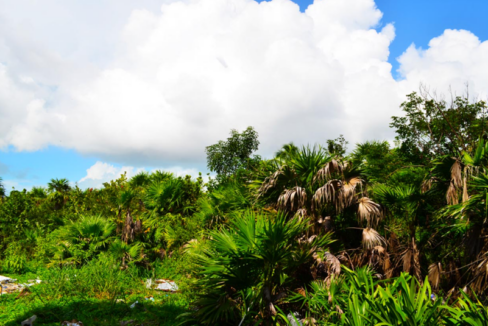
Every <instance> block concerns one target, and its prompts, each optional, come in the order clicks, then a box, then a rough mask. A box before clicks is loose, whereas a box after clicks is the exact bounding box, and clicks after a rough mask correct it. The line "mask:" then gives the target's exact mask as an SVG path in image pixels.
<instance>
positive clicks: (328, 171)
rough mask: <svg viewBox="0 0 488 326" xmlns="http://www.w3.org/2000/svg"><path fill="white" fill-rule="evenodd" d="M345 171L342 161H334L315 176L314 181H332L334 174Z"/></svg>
mask: <svg viewBox="0 0 488 326" xmlns="http://www.w3.org/2000/svg"><path fill="white" fill-rule="evenodd" d="M343 171H344V164H343V163H342V162H341V161H337V160H335V159H332V160H330V162H328V163H326V164H325V165H324V167H323V168H321V169H320V170H319V171H318V172H317V173H316V174H315V177H314V181H318V182H324V181H325V180H327V179H330V178H331V177H332V175H333V174H336V173H342V172H343Z"/></svg>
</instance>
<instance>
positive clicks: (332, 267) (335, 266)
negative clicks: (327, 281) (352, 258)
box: [324, 252, 341, 275]
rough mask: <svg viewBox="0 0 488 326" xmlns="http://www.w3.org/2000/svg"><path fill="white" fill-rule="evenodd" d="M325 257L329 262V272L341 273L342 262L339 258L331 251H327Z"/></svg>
mask: <svg viewBox="0 0 488 326" xmlns="http://www.w3.org/2000/svg"><path fill="white" fill-rule="evenodd" d="M324 257H325V259H326V262H327V267H328V271H329V274H334V275H339V274H340V273H341V262H340V261H339V259H338V258H337V257H336V256H334V255H333V254H331V253H330V252H326V253H325V255H324Z"/></svg>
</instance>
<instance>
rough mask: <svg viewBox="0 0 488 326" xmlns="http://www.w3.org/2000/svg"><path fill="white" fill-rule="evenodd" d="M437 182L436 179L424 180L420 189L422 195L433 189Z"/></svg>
mask: <svg viewBox="0 0 488 326" xmlns="http://www.w3.org/2000/svg"><path fill="white" fill-rule="evenodd" d="M436 180H437V179H436V178H429V179H427V180H424V181H423V182H422V185H421V187H420V191H421V192H422V193H425V192H427V191H429V190H430V189H432V185H433V184H434V182H436Z"/></svg>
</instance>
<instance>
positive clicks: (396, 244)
mask: <svg viewBox="0 0 488 326" xmlns="http://www.w3.org/2000/svg"><path fill="white" fill-rule="evenodd" d="M399 248H400V241H398V237H397V235H396V233H395V232H391V233H390V237H389V238H388V249H389V250H390V252H393V253H396V252H398V249H399Z"/></svg>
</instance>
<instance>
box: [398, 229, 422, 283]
mask: <svg viewBox="0 0 488 326" xmlns="http://www.w3.org/2000/svg"><path fill="white" fill-rule="evenodd" d="M402 260H403V271H404V272H408V273H410V274H411V275H413V276H415V277H416V278H417V279H418V280H419V281H421V280H422V275H421V272H420V254H419V251H418V249H417V244H416V243H415V239H413V238H412V242H411V243H409V245H408V247H407V249H405V251H404V252H403V253H402Z"/></svg>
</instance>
